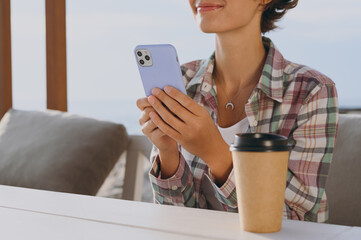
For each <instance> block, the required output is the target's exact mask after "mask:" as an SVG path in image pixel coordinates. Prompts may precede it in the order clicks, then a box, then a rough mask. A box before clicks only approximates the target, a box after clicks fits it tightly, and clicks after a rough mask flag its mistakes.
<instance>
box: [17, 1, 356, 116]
mask: <svg viewBox="0 0 361 240" xmlns="http://www.w3.org/2000/svg"><path fill="white" fill-rule="evenodd" d="M11 8H12V10H11V11H12V12H11V13H12V19H11V20H12V50H13V52H12V54H13V55H12V56H13V59H12V63H13V97H14V107H15V108H20V109H39V110H44V109H45V108H46V107H45V102H46V100H45V96H46V90H45V87H46V82H45V81H46V80H45V79H46V68H45V1H44V0H12V1H11ZM360 13H361V1H360V0H344V1H336V0H301V1H300V2H299V5H298V6H297V7H296V8H295V9H292V10H290V11H289V12H288V13H287V14H286V16H285V17H284V19H283V20H282V21H281V22H279V24H278V25H279V26H280V28H279V29H278V30H276V31H273V32H271V33H270V34H267V35H266V36H268V37H270V38H271V39H272V40H273V42H274V43H275V45H276V46H277V48H278V49H279V50H280V51H281V52H282V54H283V55H284V57H285V58H287V59H289V60H291V61H293V62H297V63H302V64H305V65H308V66H310V67H312V68H314V69H317V70H318V71H320V72H322V73H324V74H325V75H327V76H329V77H330V78H331V79H332V80H334V82H335V83H336V86H337V89H338V94H339V100H340V105H341V106H343V107H361V94H360V89H361V79H360V74H359V68H360V63H361V61H360V58H359V56H360V54H361V47H360V44H359V42H360V39H361V14H360ZM159 43H170V44H173V45H174V46H175V47H176V48H177V51H178V55H179V60H180V62H188V61H191V60H195V59H200V58H207V57H209V56H210V55H211V53H212V52H213V50H214V35H213V34H205V33H202V32H201V31H200V30H199V29H198V27H197V25H196V23H195V22H194V20H193V16H192V14H191V10H190V8H189V6H188V1H187V0H153V1H149V0H137V1H133V0H121V1H120V0H97V1H96V0H71V1H67V58H68V104H69V111H70V112H74V113H86V112H89V111H91V112H99V114H100V115H101V114H103V115H104V114H105V111H104V109H107V111H114V109H115V111H118V110H117V107H118V106H120V105H121V104H124V103H127V104H128V103H129V104H132V103H134V102H135V100H136V99H137V98H139V97H143V96H144V92H143V88H142V85H141V80H140V77H139V73H138V70H137V66H136V63H135V60H134V56H133V49H134V47H135V46H136V45H138V44H159ZM105 104H106V106H107V107H105ZM134 106H135V105H134ZM136 110H137V109H134V111H136ZM130 111H132V110H130ZM100 117H101V116H100Z"/></svg>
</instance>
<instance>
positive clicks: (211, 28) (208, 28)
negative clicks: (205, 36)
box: [198, 23, 224, 33]
mask: <svg viewBox="0 0 361 240" xmlns="http://www.w3.org/2000/svg"><path fill="white" fill-rule="evenodd" d="M198 27H199V29H200V30H201V31H202V32H204V33H217V32H223V31H224V29H223V28H222V27H221V26H217V25H213V24H203V23H199V24H198Z"/></svg>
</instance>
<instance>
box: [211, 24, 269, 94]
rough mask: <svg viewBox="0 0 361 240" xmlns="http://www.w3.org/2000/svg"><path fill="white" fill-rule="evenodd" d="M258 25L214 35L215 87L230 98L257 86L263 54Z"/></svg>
mask: <svg viewBox="0 0 361 240" xmlns="http://www.w3.org/2000/svg"><path fill="white" fill-rule="evenodd" d="M257 24H258V23H257V22H256V23H255V24H252V22H251V23H250V24H249V25H247V26H246V27H245V28H242V29H236V30H233V31H229V32H222V33H217V34H216V51H215V71H214V74H215V79H216V84H220V85H222V86H223V89H224V90H225V91H226V92H227V93H229V95H230V96H232V95H234V94H236V93H237V91H238V89H240V88H242V87H246V86H249V85H255V84H257V82H258V80H259V78H260V76H261V73H262V68H263V65H264V61H265V57H266V51H265V49H264V46H263V42H262V37H261V31H260V29H259V27H257Z"/></svg>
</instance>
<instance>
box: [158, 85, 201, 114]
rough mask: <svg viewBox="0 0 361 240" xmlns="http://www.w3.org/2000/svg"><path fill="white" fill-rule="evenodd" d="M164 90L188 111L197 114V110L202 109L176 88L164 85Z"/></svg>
mask: <svg viewBox="0 0 361 240" xmlns="http://www.w3.org/2000/svg"><path fill="white" fill-rule="evenodd" d="M164 91H165V92H166V93H167V94H168V95H169V96H170V97H171V98H174V99H175V100H177V102H179V103H180V104H182V106H183V107H185V108H186V109H187V110H188V111H190V112H191V113H193V114H194V115H197V116H198V113H199V111H202V107H201V106H199V105H198V103H196V102H195V101H194V100H193V99H192V98H190V97H188V96H187V95H185V94H184V93H182V92H181V91H179V90H178V89H176V88H174V87H170V86H166V87H165V88H164Z"/></svg>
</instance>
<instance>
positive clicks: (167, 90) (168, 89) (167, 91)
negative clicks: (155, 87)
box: [164, 86, 172, 93]
mask: <svg viewBox="0 0 361 240" xmlns="http://www.w3.org/2000/svg"><path fill="white" fill-rule="evenodd" d="M171 89H172V88H171V87H168V86H166V87H165V88H164V91H165V92H166V93H170V91H171Z"/></svg>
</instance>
